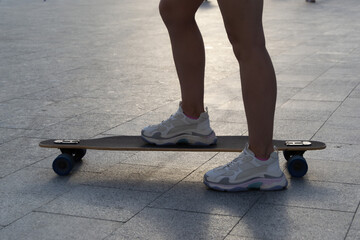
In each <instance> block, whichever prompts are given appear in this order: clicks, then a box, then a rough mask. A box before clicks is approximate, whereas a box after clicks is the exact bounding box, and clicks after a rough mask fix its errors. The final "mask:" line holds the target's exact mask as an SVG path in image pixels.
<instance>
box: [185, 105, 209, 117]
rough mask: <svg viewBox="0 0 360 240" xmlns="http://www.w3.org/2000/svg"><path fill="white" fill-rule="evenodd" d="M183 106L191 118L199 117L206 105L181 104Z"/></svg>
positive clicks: (186, 114)
mask: <svg viewBox="0 0 360 240" xmlns="http://www.w3.org/2000/svg"><path fill="white" fill-rule="evenodd" d="M181 108H182V111H183V113H184V114H185V116H187V117H188V118H191V119H198V118H199V117H200V115H201V113H203V112H205V110H204V107H196V106H186V105H184V104H181Z"/></svg>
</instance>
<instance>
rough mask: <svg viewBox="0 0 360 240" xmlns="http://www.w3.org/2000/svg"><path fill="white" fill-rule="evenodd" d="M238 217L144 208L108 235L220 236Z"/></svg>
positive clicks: (178, 237) (197, 237)
mask: <svg viewBox="0 0 360 240" xmlns="http://www.w3.org/2000/svg"><path fill="white" fill-rule="evenodd" d="M238 221H239V218H237V217H230V216H221V215H210V214H201V213H194V212H183V211H175V210H167V209H156V208H146V209H144V210H143V211H142V212H141V213H140V214H138V215H137V216H135V217H134V218H133V219H131V220H130V221H128V222H127V223H125V224H124V225H123V226H122V227H121V228H119V229H118V230H117V231H116V232H114V233H113V234H112V235H111V236H110V237H109V238H107V239H109V240H110V239H134V238H135V239H221V238H224V237H225V236H226V235H227V233H228V232H229V231H230V230H231V228H232V227H233V226H234V225H235V224H236V223H237V222H238Z"/></svg>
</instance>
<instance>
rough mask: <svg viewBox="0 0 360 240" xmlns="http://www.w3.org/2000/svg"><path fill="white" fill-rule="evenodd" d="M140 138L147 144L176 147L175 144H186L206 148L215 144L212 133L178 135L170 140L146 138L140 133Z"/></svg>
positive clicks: (215, 139)
mask: <svg viewBox="0 0 360 240" xmlns="http://www.w3.org/2000/svg"><path fill="white" fill-rule="evenodd" d="M141 137H142V139H143V140H145V141H146V142H147V143H150V144H156V145H160V146H162V145H176V144H186V145H192V146H208V145H213V144H216V141H217V138H216V136H215V133H214V132H211V133H210V134H209V135H200V134H196V133H192V134H180V135H178V136H174V137H170V138H162V137H160V136H159V137H157V138H154V137H147V136H145V135H144V133H143V132H142V133H141Z"/></svg>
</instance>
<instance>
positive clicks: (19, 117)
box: [0, 0, 360, 240]
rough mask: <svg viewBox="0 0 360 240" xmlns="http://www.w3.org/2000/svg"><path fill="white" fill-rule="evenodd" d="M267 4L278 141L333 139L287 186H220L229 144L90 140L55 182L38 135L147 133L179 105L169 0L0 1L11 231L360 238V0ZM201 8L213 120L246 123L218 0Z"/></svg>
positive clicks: (0, 228)
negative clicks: (221, 147)
mask: <svg viewBox="0 0 360 240" xmlns="http://www.w3.org/2000/svg"><path fill="white" fill-rule="evenodd" d="M265 2H266V4H265V13H264V25H265V29H266V35H267V41H268V42H267V45H268V48H269V51H270V53H271V56H272V58H273V61H274V65H275V68H276V72H277V77H278V86H279V89H278V91H279V93H278V104H277V114H276V132H275V136H276V138H304V139H316V140H320V141H324V142H326V143H327V145H328V148H327V149H326V150H324V151H317V152H309V153H307V154H306V157H307V159H308V163H309V172H308V174H307V175H306V176H305V177H304V178H302V179H293V178H291V177H290V176H289V175H288V174H287V177H288V180H289V183H290V185H289V187H288V189H287V190H285V191H281V192H269V193H263V192H257V191H253V192H248V193H219V192H215V191H210V190H207V189H206V188H205V186H204V185H203V184H202V182H201V180H202V176H203V173H204V172H205V171H207V170H209V169H211V168H212V167H214V166H217V165H219V164H222V163H225V162H228V161H230V160H231V159H232V158H233V157H234V154H229V153H217V154H214V153H159V152H156V153H155V152H154V153H142V152H135V153H127V152H94V151H89V152H88V154H87V155H86V157H85V159H84V161H83V164H82V165H81V166H79V167H78V169H76V171H74V172H73V173H72V174H71V176H69V177H58V176H56V175H55V174H54V172H53V171H52V169H51V163H52V160H53V159H54V158H55V156H56V155H57V154H58V152H57V151H55V150H49V149H40V148H39V147H38V146H37V145H38V143H39V141H40V140H42V139H46V138H50V137H51V138H85V137H96V136H103V135H116V134H136V135H137V134H139V132H140V130H141V128H142V127H143V126H145V125H147V124H150V123H156V122H157V121H160V120H162V119H164V118H167V117H168V116H169V115H170V114H171V113H172V112H174V111H175V110H176V109H177V104H178V101H179V88H178V84H177V79H176V74H175V70H174V66H173V62H172V56H171V52H170V45H169V40H168V36H167V33H166V30H165V28H164V26H163V24H162V22H161V20H160V18H159V16H158V10H157V4H158V0H148V1H139V0H121V1H115V0H103V1H95V0H61V1H60V0H57V1H55V0H48V1H46V2H42V1H40V0H36V1H35V0H17V1H10V0H0V29H1V31H0V86H1V87H0V116H1V117H0V152H1V159H0V163H1V168H0V212H1V213H0V239H106V240H110V239H226V240H233V239H346V240H353V239H360V209H359V203H360V185H359V180H360V179H359V178H360V174H359V172H360V159H359V156H360V111H359V109H360V86H359V83H360V80H359V75H360V68H359V66H360V65H359V64H360V31H359V28H360V22H359V21H358V20H359V18H360V2H359V1H358V0H343V1H338V0H318V2H317V3H316V4H310V3H305V1H303V0H266V1H265ZM197 19H198V21H199V25H200V27H201V29H202V30H203V35H204V39H205V44H206V51H207V57H208V62H207V69H206V81H207V83H206V104H207V106H208V107H209V111H210V116H211V119H212V125H213V127H214V129H215V130H216V132H217V134H218V135H224V134H246V121H245V118H244V114H243V107H242V100H241V95H240V83H239V76H238V69H237V63H236V61H235V58H234V57H233V55H232V50H231V48H230V45H229V43H228V41H227V39H226V35H225V32H224V30H223V25H222V22H221V17H220V15H219V10H218V7H217V4H216V2H215V1H211V2H210V3H206V4H204V5H203V6H202V7H201V9H200V10H199V12H198V15H197ZM281 164H282V167H283V168H285V160H284V159H283V158H282V157H281Z"/></svg>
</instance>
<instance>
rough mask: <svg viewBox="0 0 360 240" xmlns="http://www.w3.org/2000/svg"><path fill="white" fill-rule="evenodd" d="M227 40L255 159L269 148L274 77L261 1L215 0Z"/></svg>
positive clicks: (271, 129)
mask: <svg viewBox="0 0 360 240" xmlns="http://www.w3.org/2000/svg"><path fill="white" fill-rule="evenodd" d="M218 3H219V6H220V10H221V13H222V16H223V19H224V24H225V27H226V31H227V33H228V37H229V40H230V42H231V44H232V46H233V50H234V53H235V55H236V57H237V59H238V61H239V65H240V76H241V84H242V92H243V100H244V105H245V112H246V117H247V122H248V130H249V148H250V149H251V150H252V151H253V152H254V153H255V155H256V156H257V157H259V158H268V157H269V155H270V153H271V152H273V151H274V149H273V143H272V138H273V125H274V112H275V103H276V78H275V72H274V69H273V66H272V62H271V59H270V57H269V54H268V52H267V50H266V47H265V37H264V33H263V27H262V10H263V0H218Z"/></svg>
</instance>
